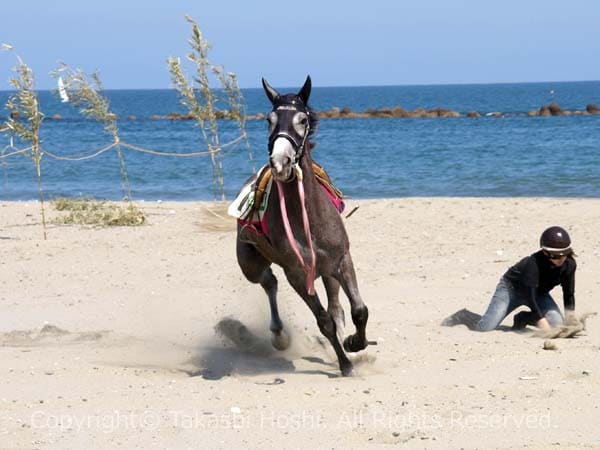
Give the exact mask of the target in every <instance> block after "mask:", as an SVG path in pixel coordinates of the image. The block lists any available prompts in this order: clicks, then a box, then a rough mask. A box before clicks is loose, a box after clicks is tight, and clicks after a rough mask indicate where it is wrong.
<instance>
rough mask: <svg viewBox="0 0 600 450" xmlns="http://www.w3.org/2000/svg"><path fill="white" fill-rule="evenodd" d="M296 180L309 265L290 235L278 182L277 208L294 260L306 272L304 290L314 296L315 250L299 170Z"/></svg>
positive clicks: (288, 222)
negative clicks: (295, 259) (296, 260)
mask: <svg viewBox="0 0 600 450" xmlns="http://www.w3.org/2000/svg"><path fill="white" fill-rule="evenodd" d="M296 178H297V180H298V194H299V196H300V204H301V205H302V222H303V224H304V235H305V236H306V242H308V248H309V249H310V259H311V261H310V264H307V263H306V261H304V258H303V257H302V255H301V254H300V250H299V249H298V245H297V242H296V238H295V237H294V234H293V233H292V228H291V227H290V221H289V219H288V215H287V208H286V206H285V197H284V196H283V185H282V184H281V182H280V181H276V182H277V191H278V192H279V208H280V209H281V218H282V219H283V228H285V234H286V236H287V238H288V241H290V245H291V246H292V250H293V251H294V253H295V254H296V258H298V261H299V262H300V265H301V266H302V268H303V269H304V271H305V272H306V290H307V291H308V294H309V295H314V294H315V265H316V264H315V263H316V260H317V257H316V255H315V250H314V248H313V243H312V237H311V233H310V223H309V222H308V214H307V213H306V204H305V199H304V184H303V183H302V171H301V170H300V169H298V170H297V176H296Z"/></svg>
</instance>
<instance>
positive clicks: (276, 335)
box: [271, 330, 291, 351]
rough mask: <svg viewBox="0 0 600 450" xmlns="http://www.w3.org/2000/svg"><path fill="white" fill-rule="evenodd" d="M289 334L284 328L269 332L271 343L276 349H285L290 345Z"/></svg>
mask: <svg viewBox="0 0 600 450" xmlns="http://www.w3.org/2000/svg"><path fill="white" fill-rule="evenodd" d="M290 342H291V339H290V336H289V334H287V333H286V332H285V331H284V330H281V331H279V332H274V331H273V334H271V344H272V345H273V347H275V348H276V349H277V350H280V351H282V350H286V349H287V348H288V347H289V346H290Z"/></svg>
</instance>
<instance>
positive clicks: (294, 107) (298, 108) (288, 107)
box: [269, 100, 311, 171]
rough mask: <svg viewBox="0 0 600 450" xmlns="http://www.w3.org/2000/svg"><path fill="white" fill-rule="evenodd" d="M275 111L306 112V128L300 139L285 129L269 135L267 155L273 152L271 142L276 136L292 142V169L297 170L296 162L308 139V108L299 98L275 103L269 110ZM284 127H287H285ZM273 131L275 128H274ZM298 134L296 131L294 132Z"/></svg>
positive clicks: (302, 153) (272, 142)
mask: <svg viewBox="0 0 600 450" xmlns="http://www.w3.org/2000/svg"><path fill="white" fill-rule="evenodd" d="M277 111H295V112H301V113H304V114H306V117H307V120H306V130H305V131H304V136H302V140H300V141H299V140H298V139H297V137H296V136H294V135H293V134H292V133H290V132H289V131H288V129H286V130H281V129H279V130H277V132H276V133H275V132H274V133H272V134H271V135H270V136H269V156H271V154H272V153H273V144H274V143H275V141H276V140H277V139H278V138H284V139H286V140H287V141H289V143H290V144H292V147H293V148H294V162H293V165H294V169H295V170H296V171H297V167H298V163H299V162H300V159H301V158H302V156H303V155H304V148H305V145H306V141H307V140H308V135H309V134H310V131H311V129H310V110H309V109H308V108H306V107H304V105H303V104H302V102H301V101H299V100H292V101H291V102H286V103H283V104H279V105H276V106H275V107H274V108H273V110H272V111H271V112H275V113H277ZM277 128H279V124H277ZM286 128H289V126H288V127H286ZM274 131H275V130H274ZM295 134H298V133H295Z"/></svg>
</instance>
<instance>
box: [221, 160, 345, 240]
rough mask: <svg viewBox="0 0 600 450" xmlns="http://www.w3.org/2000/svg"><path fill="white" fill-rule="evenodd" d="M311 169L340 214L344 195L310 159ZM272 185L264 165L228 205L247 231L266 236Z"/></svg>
mask: <svg viewBox="0 0 600 450" xmlns="http://www.w3.org/2000/svg"><path fill="white" fill-rule="evenodd" d="M312 169H313V171H314V173H315V177H316V178H317V181H318V182H319V185H320V186H321V188H322V189H323V190H324V191H325V193H326V194H327V196H328V197H329V199H330V200H331V203H333V205H334V206H335V208H336V209H337V210H338V212H339V213H340V214H341V213H342V212H343V211H344V207H345V204H344V200H343V198H344V195H343V194H342V192H341V191H340V190H339V189H338V188H336V187H335V186H334V185H333V182H332V181H331V178H330V177H329V175H328V174H327V172H326V171H325V169H324V168H323V167H322V166H321V165H319V164H317V163H316V162H314V161H312ZM272 185H273V174H272V172H271V169H270V168H269V166H268V165H265V166H263V167H262V168H261V169H260V170H259V171H258V175H257V177H256V179H255V180H254V181H252V182H251V183H248V184H246V185H245V186H244V187H243V188H242V190H241V191H240V193H239V195H238V196H237V198H236V199H235V200H234V201H233V202H232V203H231V205H230V206H229V209H228V214H229V215H230V216H233V217H235V218H236V219H237V220H238V223H239V224H240V225H242V226H244V227H245V228H247V229H248V230H249V231H252V232H254V233H256V234H260V235H265V236H267V237H268V234H269V231H268V229H267V224H266V212H267V204H268V200H269V194H270V192H271V187H272Z"/></svg>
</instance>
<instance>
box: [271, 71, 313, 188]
mask: <svg viewBox="0 0 600 450" xmlns="http://www.w3.org/2000/svg"><path fill="white" fill-rule="evenodd" d="M262 84H263V87H264V89H265V93H266V94H267V97H268V98H269V100H270V101H271V104H272V105H273V110H272V111H271V112H270V113H269V115H268V116H267V120H268V122H269V165H270V166H271V171H272V172H273V176H274V178H275V179H276V180H279V181H290V180H292V179H293V176H294V171H293V167H294V165H295V164H297V163H298V162H299V161H300V158H302V155H303V154H304V151H305V149H306V148H308V147H309V145H310V144H309V143H308V137H309V136H310V135H311V134H313V133H314V131H315V129H316V125H317V117H316V114H315V113H314V112H313V111H312V110H311V109H310V107H309V106H308V98H309V96H310V90H311V81H310V76H307V77H306V81H305V82H304V86H302V89H300V92H298V93H297V94H284V95H280V94H279V93H278V92H277V91H276V90H275V89H273V88H272V87H271V86H270V85H269V83H267V81H266V80H265V79H264V78H263V80H262Z"/></svg>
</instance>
